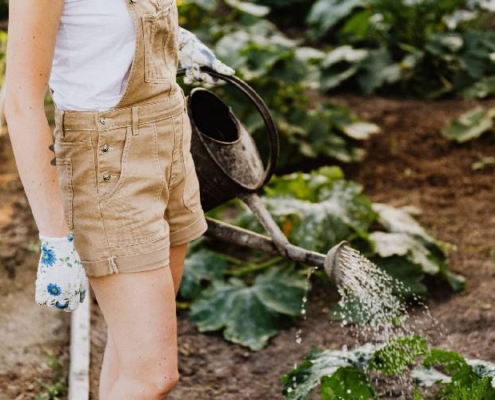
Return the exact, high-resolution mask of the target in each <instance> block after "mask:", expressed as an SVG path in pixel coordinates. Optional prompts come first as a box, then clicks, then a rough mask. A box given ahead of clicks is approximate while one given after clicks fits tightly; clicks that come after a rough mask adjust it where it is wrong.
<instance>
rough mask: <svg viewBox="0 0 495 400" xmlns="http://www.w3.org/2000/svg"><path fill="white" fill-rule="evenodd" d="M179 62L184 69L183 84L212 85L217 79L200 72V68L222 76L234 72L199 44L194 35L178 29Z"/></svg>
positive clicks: (202, 44)
mask: <svg viewBox="0 0 495 400" xmlns="http://www.w3.org/2000/svg"><path fill="white" fill-rule="evenodd" d="M179 62H180V65H181V66H182V68H186V76H185V77H184V83H186V84H191V83H192V82H206V83H210V84H214V83H216V82H217V80H218V79H217V78H214V77H212V76H211V75H209V74H207V73H206V72H201V70H200V67H209V68H211V69H213V70H214V71H215V72H218V73H219V74H223V75H234V73H235V71H234V70H233V69H232V68H230V67H229V66H227V65H225V64H224V63H223V62H221V61H220V60H218V59H217V58H216V57H215V54H213V52H212V51H211V50H210V49H209V48H208V47H206V46H205V44H204V43H203V42H201V41H200V40H199V39H198V38H197V37H196V35H194V34H193V33H191V32H189V31H188V30H186V29H184V28H181V27H179Z"/></svg>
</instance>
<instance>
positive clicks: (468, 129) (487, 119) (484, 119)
mask: <svg viewBox="0 0 495 400" xmlns="http://www.w3.org/2000/svg"><path fill="white" fill-rule="evenodd" d="M494 117H495V109H493V108H491V109H489V110H487V109H485V107H482V106H480V107H476V108H474V109H473V110H470V111H468V112H466V113H465V114H463V115H461V116H460V117H459V118H458V119H456V120H453V121H451V122H450V123H449V125H448V126H447V127H446V128H445V129H443V130H442V134H443V136H444V137H446V138H447V139H449V140H455V141H456V142H459V143H464V142H467V141H469V140H472V139H476V138H478V137H480V136H481V135H483V134H484V133H486V132H489V131H491V130H492V129H493V118H494Z"/></svg>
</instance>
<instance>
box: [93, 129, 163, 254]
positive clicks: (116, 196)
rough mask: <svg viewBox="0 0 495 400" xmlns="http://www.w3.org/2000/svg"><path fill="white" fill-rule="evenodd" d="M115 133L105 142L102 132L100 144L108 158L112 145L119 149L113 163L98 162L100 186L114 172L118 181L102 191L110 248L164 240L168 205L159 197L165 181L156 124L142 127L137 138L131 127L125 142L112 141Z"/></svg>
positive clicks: (102, 212)
mask: <svg viewBox="0 0 495 400" xmlns="http://www.w3.org/2000/svg"><path fill="white" fill-rule="evenodd" d="M115 133H116V131H110V132H108V137H105V139H104V140H103V141H102V133H101V132H100V143H99V147H100V150H99V151H102V150H103V147H102V146H104V145H105V144H108V145H109V147H110V149H109V150H108V151H107V152H106V154H105V156H107V155H110V154H111V152H112V149H111V147H112V145H113V146H116V147H117V148H114V149H113V151H114V152H115V154H114V155H112V160H113V161H111V160H110V158H109V159H108V163H106V162H105V161H104V159H103V158H102V156H101V155H100V156H99V161H98V168H99V171H100V172H99V175H100V176H99V178H98V182H99V185H100V186H103V185H104V184H105V183H104V182H105V181H102V180H104V179H105V177H104V175H103V173H110V174H111V173H112V172H111V171H112V170H113V171H114V172H113V173H114V174H115V179H116V180H115V182H111V181H112V178H110V179H108V180H107V181H106V183H109V182H111V183H110V186H109V190H108V191H104V190H103V189H102V190H99V192H100V193H103V195H102V197H100V200H99V208H100V212H101V216H102V219H103V224H104V226H105V234H106V237H107V240H108V245H109V246H110V247H125V246H132V245H136V244H140V243H147V242H152V241H155V240H158V239H161V238H163V237H165V236H166V233H167V230H166V221H165V220H164V218H163V215H164V212H165V204H164V203H163V201H162V199H161V196H160V194H161V192H162V191H163V188H164V186H165V179H164V175H163V171H162V170H161V168H160V165H159V164H158V145H157V137H156V129H155V126H154V124H153V123H150V124H146V125H143V126H140V127H139V128H138V134H137V135H133V133H132V130H131V128H130V127H128V128H127V130H126V136H125V140H123V141H119V140H118V139H117V137H115V136H113V142H112V135H113V134H115ZM117 136H118V135H117ZM112 164H113V165H114V166H112ZM103 166H105V167H104V168H103ZM119 169H120V170H119Z"/></svg>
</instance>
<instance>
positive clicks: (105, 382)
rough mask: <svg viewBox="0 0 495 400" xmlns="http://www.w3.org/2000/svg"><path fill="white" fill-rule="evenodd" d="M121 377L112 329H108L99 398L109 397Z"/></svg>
mask: <svg viewBox="0 0 495 400" xmlns="http://www.w3.org/2000/svg"><path fill="white" fill-rule="evenodd" d="M118 377H119V360H118V359H117V350H116V349H115V344H114V343H113V339H112V334H111V333H110V329H107V343H106V345H105V352H104V353H103V362H102V364H101V371H100V383H99V388H98V391H99V398H100V399H101V400H104V399H107V398H108V396H109V394H110V391H111V390H112V387H113V385H115V382H116V381H117V378H118Z"/></svg>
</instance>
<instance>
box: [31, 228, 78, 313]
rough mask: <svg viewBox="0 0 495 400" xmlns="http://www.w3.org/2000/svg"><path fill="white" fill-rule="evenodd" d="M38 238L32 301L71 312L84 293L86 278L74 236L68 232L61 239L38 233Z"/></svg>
mask: <svg viewBox="0 0 495 400" xmlns="http://www.w3.org/2000/svg"><path fill="white" fill-rule="evenodd" d="M40 240H41V256H40V261H39V264H38V273H37V278H36V293H35V300H36V302H37V303H38V304H39V305H43V304H45V305H47V306H48V307H57V308H60V309H62V310H64V311H67V312H71V311H75V310H76V309H77V307H78V306H79V303H82V302H83V301H84V298H85V296H86V291H87V280H86V274H85V272H84V268H83V266H82V264H81V260H80V259H79V255H78V254H77V251H76V249H75V248H74V243H73V240H74V236H73V234H72V232H71V233H70V234H69V236H66V237H61V238H49V237H46V236H42V235H40Z"/></svg>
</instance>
